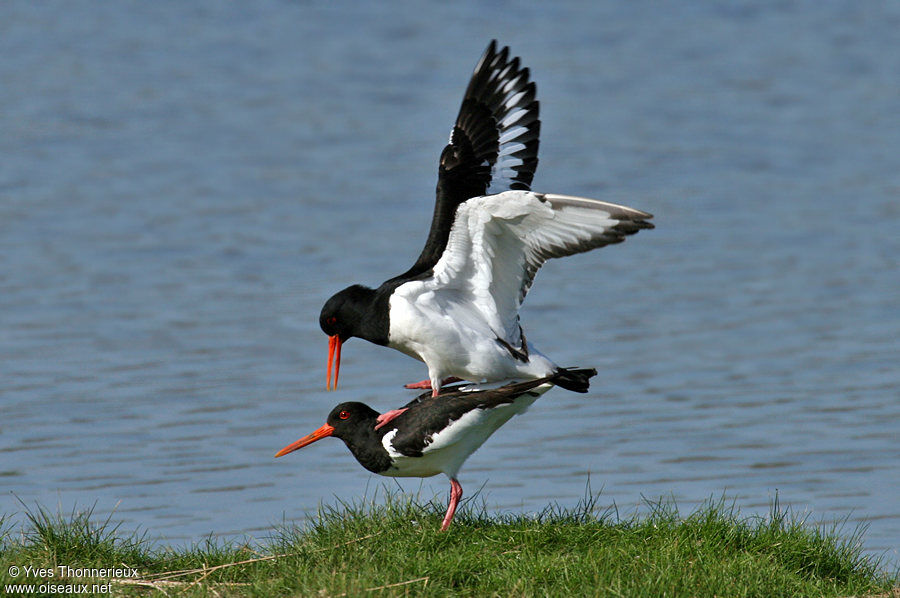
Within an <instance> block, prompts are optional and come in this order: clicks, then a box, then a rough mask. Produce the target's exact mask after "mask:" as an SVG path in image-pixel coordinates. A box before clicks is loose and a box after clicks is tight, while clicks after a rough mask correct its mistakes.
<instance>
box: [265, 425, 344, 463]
mask: <svg viewBox="0 0 900 598" xmlns="http://www.w3.org/2000/svg"><path fill="white" fill-rule="evenodd" d="M333 433H334V427H333V426H329V425H328V424H325V425H324V426H322V427H321V428H319V429H318V430H316V431H315V432H313V433H312V434H310V435H309V436H304V437H303V438H301V439H300V440H298V441H297V442H295V443H293V444H289V445H287V446H286V447H284V448H283V449H281V450H280V451H278V452H277V453H275V456H276V457H283V456H284V455H287V454H288V453H293V452H294V451H296V450H297V449H302V448H303V447H304V446H306V445H307V444H312V443H313V442H315V441H317V440H322V439H323V438H327V437H329V436H331V435H332V434H333Z"/></svg>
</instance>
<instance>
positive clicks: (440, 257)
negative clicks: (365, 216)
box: [319, 41, 653, 425]
mask: <svg viewBox="0 0 900 598" xmlns="http://www.w3.org/2000/svg"><path fill="white" fill-rule="evenodd" d="M539 133H540V120H538V102H537V101H536V100H535V84H534V83H533V82H530V81H529V71H528V69H527V68H520V66H519V59H518V58H512V59H510V58H509V49H508V48H505V47H504V48H503V49H502V50H500V51H499V52H498V51H497V44H496V42H495V41H492V42H491V44H490V45H489V46H488V48H487V50H486V51H485V53H484V55H483V56H482V57H481V60H479V61H478V64H477V66H476V67H475V72H474V74H473V75H472V78H471V80H470V82H469V86H468V88H467V89H466V93H465V96H464V97H463V102H462V106H461V107H460V110H459V115H458V116H457V119H456V124H455V126H454V127H453V130H452V132H451V134H450V142H449V144H448V145H447V146H446V147H445V148H444V151H443V152H442V153H441V158H440V164H439V168H438V183H437V199H436V202H435V207H434V216H433V218H432V222H431V230H430V231H429V233H428V239H427V241H426V243H425V247H424V249H423V250H422V253H421V255H419V258H418V260H416V263H415V264H413V266H412V267H411V268H410V269H409V270H407V271H406V272H404V273H403V274H400V275H399V276H396V277H394V278H391V279H389V280H387V281H385V282H384V283H383V284H382V285H381V286H379V287H378V288H377V289H372V288H369V287H365V286H362V285H358V284H356V285H353V286H350V287H348V288H346V289H344V290H343V291H340V292H339V293H337V294H335V295H334V296H333V297H331V298H330V299H329V300H328V301H327V302H326V303H325V305H324V307H323V308H322V313H321V315H320V318H319V324H320V326H321V328H322V330H323V331H324V332H325V334H327V335H328V336H329V350H328V372H327V376H328V379H327V384H326V387H328V388H330V387H331V386H332V374H331V373H332V366H333V367H334V383H333V385H334V387H335V388H337V380H338V375H339V372H340V362H341V346H342V344H343V343H344V342H346V341H347V340H348V339H350V338H352V337H359V338H363V339H365V340H367V341H370V342H373V343H375V344H378V345H384V346H388V347H391V348H393V349H397V350H398V351H401V352H403V353H406V354H407V355H410V356H412V357H414V358H416V359H419V360H421V361H424V362H425V364H426V366H427V367H428V380H423V381H422V382H419V383H415V384H411V385H407V387H409V388H431V389H432V394H433V395H434V396H437V395H438V393H439V391H440V388H441V385H442V384H443V383H445V382H447V379H450V380H460V379H461V380H469V381H472V382H476V383H481V382H495V381H501V380H508V379H519V380H522V379H539V378H546V377H548V376H553V375H554V374H558V375H557V377H556V379H555V381H554V384H555V385H558V386H561V387H563V388H566V389H569V390H577V388H578V387H579V381H578V380H574V379H572V380H570V379H569V378H568V377H567V370H565V369H561V368H559V367H558V366H557V365H556V364H555V363H554V362H553V361H551V360H550V359H549V358H548V357H546V356H544V355H543V354H542V353H541V352H539V351H538V350H537V349H536V348H535V347H534V346H533V345H531V344H529V343H528V341H527V340H526V338H525V333H524V331H523V330H522V326H521V324H520V322H519V308H520V307H521V305H522V302H523V300H524V299H525V295H526V294H527V292H528V290H529V288H530V287H531V284H532V282H533V280H534V276H535V274H536V273H537V271H538V269H539V268H540V267H541V265H542V264H543V263H544V262H545V261H546V260H548V259H550V258H556V257H564V256H567V255H572V254H575V253H580V252H584V251H588V250H591V249H594V248H597V247H602V246H604V245H609V244H611V243H619V242H621V241H624V240H625V237H626V236H627V235H631V234H634V233H636V232H638V231H639V230H641V229H645V228H653V225H652V224H650V223H649V222H647V220H648V219H650V218H651V217H652V216H651V215H650V214H648V213H646V212H642V211H640V210H635V209H632V208H629V207H625V206H620V205H615V204H611V203H606V202H602V201H598V200H595V199H587V198H581V197H572V196H568V195H558V194H553V193H535V192H532V191H531V190H530V187H531V182H532V178H533V177H534V172H535V169H536V168H537V162H538V159H537V150H538V142H539ZM401 412H402V410H397V411H393V412H388V413H387V414H384V415H383V416H382V418H381V419H380V420H379V424H382V425H383V424H384V423H386V422H388V421H390V419H391V417H394V416H396V415H397V414H398V413H401Z"/></svg>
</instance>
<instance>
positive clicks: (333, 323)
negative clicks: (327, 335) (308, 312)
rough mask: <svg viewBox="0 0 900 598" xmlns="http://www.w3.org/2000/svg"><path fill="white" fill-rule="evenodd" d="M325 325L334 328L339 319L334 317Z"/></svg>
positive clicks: (326, 321)
mask: <svg viewBox="0 0 900 598" xmlns="http://www.w3.org/2000/svg"><path fill="white" fill-rule="evenodd" d="M325 323H326V324H328V325H329V326H334V325H335V324H337V318H335V317H334V316H331V317H330V318H328V319H327V320H325Z"/></svg>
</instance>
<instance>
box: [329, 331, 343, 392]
mask: <svg viewBox="0 0 900 598" xmlns="http://www.w3.org/2000/svg"><path fill="white" fill-rule="evenodd" d="M342 344H344V341H342V340H341V337H340V336H338V335H337V334H334V335H332V336H329V337H328V373H327V377H326V378H325V390H337V382H338V374H339V373H340V372H341V345H342ZM332 363H333V364H334V388H332V386H331V364H332Z"/></svg>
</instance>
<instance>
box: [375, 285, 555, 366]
mask: <svg viewBox="0 0 900 598" xmlns="http://www.w3.org/2000/svg"><path fill="white" fill-rule="evenodd" d="M420 284H421V283H418V282H413V283H407V284H405V285H402V286H401V287H399V288H398V289H397V291H395V292H394V294H393V295H392V296H391V299H390V310H391V311H390V329H389V333H388V345H389V346H390V347H392V348H394V349H397V350H398V351H401V352H403V353H406V354H407V355H409V356H411V357H415V358H416V359H419V360H421V361H424V362H425V364H426V365H427V366H428V373H429V377H430V378H431V379H432V380H435V379H437V380H440V379H443V378H447V377H449V376H456V377H458V378H462V379H464V380H470V381H473V382H496V381H499V380H508V379H514V378H540V377H543V376H548V375H550V374H551V373H553V372H554V371H555V369H556V366H555V365H554V364H553V362H552V361H550V360H549V359H547V358H546V357H545V356H544V355H543V354H541V353H540V352H539V351H537V350H535V349H534V348H533V347H531V346H529V359H528V361H527V362H523V361H522V360H519V359H516V358H515V357H513V355H512V354H511V353H510V352H509V350H507V349H506V348H505V347H504V346H503V345H502V344H501V343H499V342H497V340H496V339H497V337H498V334H497V332H495V331H494V330H493V329H492V328H491V326H490V325H489V324H488V323H487V322H486V321H485V320H484V318H483V317H481V315H480V314H479V313H478V312H477V311H475V310H473V309H472V306H471V304H468V303H466V302H465V301H463V300H460V301H454V296H453V294H452V293H451V292H449V291H447V290H442V291H441V294H440V297H437V296H436V293H434V292H430V291H426V292H423V293H418V292H417V291H418V290H419V289H417V288H416V287H415V285H420ZM404 291H405V292H404Z"/></svg>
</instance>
